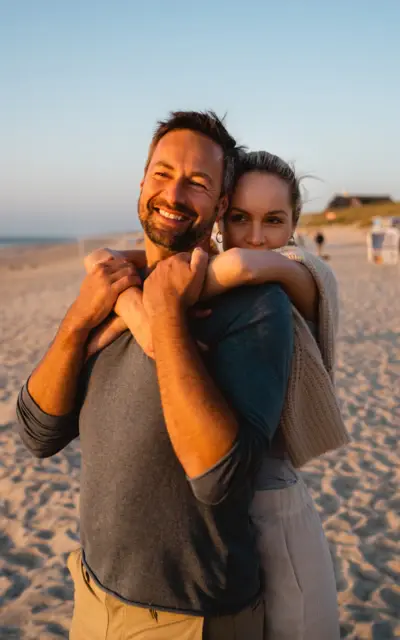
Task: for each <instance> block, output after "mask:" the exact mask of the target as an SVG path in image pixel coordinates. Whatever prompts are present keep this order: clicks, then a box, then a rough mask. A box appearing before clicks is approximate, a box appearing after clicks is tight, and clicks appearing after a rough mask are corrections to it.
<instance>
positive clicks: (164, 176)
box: [154, 171, 168, 178]
mask: <svg viewBox="0 0 400 640" xmlns="http://www.w3.org/2000/svg"><path fill="white" fill-rule="evenodd" d="M154 175H156V176H159V177H160V178H168V174H167V173H165V171H156V172H155V174H154Z"/></svg>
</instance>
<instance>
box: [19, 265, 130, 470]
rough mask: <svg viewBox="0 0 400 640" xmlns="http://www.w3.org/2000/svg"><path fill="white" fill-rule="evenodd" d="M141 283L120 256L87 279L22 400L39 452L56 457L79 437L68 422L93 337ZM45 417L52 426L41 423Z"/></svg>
mask: <svg viewBox="0 0 400 640" xmlns="http://www.w3.org/2000/svg"><path fill="white" fill-rule="evenodd" d="M135 282H136V280H135V278H134V277H133V276H132V268H131V267H130V265H127V264H126V263H122V262H121V261H116V260H115V261H114V260H113V261H110V262H109V263H106V264H104V265H99V266H98V267H96V268H95V270H94V272H93V273H92V274H90V275H89V276H87V277H86V278H85V280H84V281H83V284H82V287H81V291H80V293H79V296H78V298H77V299H76V300H75V302H74V303H73V305H72V306H71V307H70V309H69V311H68V312H67V315H66V316H65V318H64V320H63V322H62V323H61V326H60V328H59V331H58V333H57V335H56V337H55V339H54V341H53V343H52V344H51V346H50V348H49V349H48V351H47V353H46V354H45V356H44V357H43V359H42V361H41V362H40V364H39V365H38V366H37V368H36V369H35V370H34V372H33V373H32V375H31V377H30V378H29V381H28V384H27V387H26V388H24V390H23V393H21V394H20V397H19V400H18V417H19V421H20V424H21V427H22V434H21V435H22V438H23V440H24V442H25V444H26V445H27V446H28V448H29V449H31V450H32V451H33V453H34V454H35V455H38V456H40V457H41V456H45V455H52V454H53V453H56V451H59V450H60V448H62V447H61V446H59V445H60V443H64V446H65V444H67V442H65V440H67V441H70V440H71V439H72V438H73V437H75V435H74V434H75V432H76V428H75V424H73V426H72V427H71V434H70V435H71V437H69V436H68V435H67V432H68V428H67V427H66V425H67V424H68V425H69V424H70V423H71V420H70V417H71V415H73V414H74V412H75V409H76V393H77V386H78V379H79V375H80V372H81V369H82V366H83V363H84V358H85V348H86V341H87V338H88V335H89V333H90V331H91V330H92V329H93V328H94V327H96V326H97V325H98V324H99V323H100V322H102V321H103V320H104V318H106V317H107V316H108V314H109V313H110V311H111V310H112V308H113V306H114V304H115V302H116V300H117V298H118V295H119V294H120V293H122V292H123V291H125V290H126V289H127V288H128V287H130V286H132V285H133V284H135ZM39 412H40V414H39ZM41 418H43V422H44V423H46V424H41ZM51 418H60V420H57V419H56V420H51ZM50 423H51V425H50ZM43 426H44V429H42V428H41V427H43ZM68 438H69V439H68ZM35 439H36V441H37V442H36V444H37V446H36V445H35Z"/></svg>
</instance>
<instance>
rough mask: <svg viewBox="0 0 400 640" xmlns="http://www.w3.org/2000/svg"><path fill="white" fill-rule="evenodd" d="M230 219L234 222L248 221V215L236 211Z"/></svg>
mask: <svg viewBox="0 0 400 640" xmlns="http://www.w3.org/2000/svg"><path fill="white" fill-rule="evenodd" d="M229 220H230V221H231V222H234V223H241V222H246V217H245V216H244V215H242V214H241V213H234V214H232V215H231V216H230V218H229Z"/></svg>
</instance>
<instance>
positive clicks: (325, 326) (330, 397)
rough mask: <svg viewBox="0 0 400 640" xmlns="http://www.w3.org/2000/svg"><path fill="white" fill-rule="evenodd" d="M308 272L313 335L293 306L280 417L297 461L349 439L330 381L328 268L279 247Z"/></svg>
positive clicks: (334, 311) (331, 288)
mask: <svg viewBox="0 0 400 640" xmlns="http://www.w3.org/2000/svg"><path fill="white" fill-rule="evenodd" d="M278 251H279V253H281V254H282V255H284V256H286V257H287V258H289V259H290V260H296V261H297V262H301V263H302V264H304V266H305V267H307V269H308V270H309V271H310V272H311V274H312V276H313V277H314V280H315V282H316V285H317V288H318V293H319V307H318V327H317V335H316V337H317V340H315V339H314V337H313V335H312V333H311V331H310V329H309V327H308V325H307V322H306V321H305V320H304V319H303V317H302V316H301V315H300V313H299V312H298V311H297V309H295V308H294V307H293V318H294V350H293V358H292V367H291V372H290V376H289V383H288V389H287V394H286V401H285V405H284V409H283V412H282V416H281V421H280V425H279V426H280V429H281V431H282V434H283V436H284V439H285V447H286V450H287V452H288V454H289V457H290V459H291V461H292V463H293V465H294V466H295V467H302V466H303V465H304V464H306V462H308V461H309V460H311V459H312V458H316V457H317V456H320V455H321V454H323V453H326V452H327V451H331V450H333V449H337V448H338V447H341V446H343V445H345V444H348V443H349V442H350V437H349V434H348V432H347V430H346V427H345V425H344V422H343V419H342V416H341V413H340V409H339V405H338V400H337V396H336V392H335V386H334V369H335V342H336V335H337V331H338V323H339V301H338V288H337V282H336V278H335V276H334V274H333V271H332V269H331V268H330V267H329V266H328V265H327V264H326V262H324V261H323V260H320V258H317V257H316V256H314V255H312V254H311V253H309V252H308V251H305V250H304V249H301V248H300V247H296V246H287V247H283V248H281V249H279V250H278Z"/></svg>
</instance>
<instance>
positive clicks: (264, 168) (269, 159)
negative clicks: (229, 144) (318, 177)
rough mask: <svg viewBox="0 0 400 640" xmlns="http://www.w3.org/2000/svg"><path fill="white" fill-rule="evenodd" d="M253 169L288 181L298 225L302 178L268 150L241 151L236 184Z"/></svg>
mask: <svg viewBox="0 0 400 640" xmlns="http://www.w3.org/2000/svg"><path fill="white" fill-rule="evenodd" d="M251 171H259V172H261V173H269V174H271V175H273V176H277V177H278V178H280V179H281V180H283V181H284V182H286V184H287V185H288V188H289V197H290V204H291V207H292V214H293V224H294V226H296V225H297V222H298V220H299V217H300V213H301V207H302V197H301V192H300V179H299V178H298V177H297V176H296V173H295V171H294V169H292V167H291V166H290V165H289V164H287V162H285V161H284V160H282V158H280V157H279V156H275V155H274V154H272V153H268V151H250V152H245V151H240V154H239V160H238V162H237V163H236V176H235V186H236V184H237V182H238V180H239V179H240V178H241V177H242V176H243V175H244V174H245V173H249V172H251Z"/></svg>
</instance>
